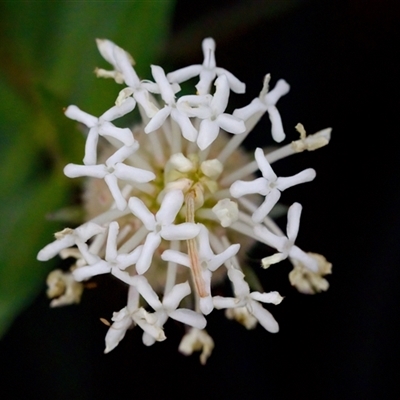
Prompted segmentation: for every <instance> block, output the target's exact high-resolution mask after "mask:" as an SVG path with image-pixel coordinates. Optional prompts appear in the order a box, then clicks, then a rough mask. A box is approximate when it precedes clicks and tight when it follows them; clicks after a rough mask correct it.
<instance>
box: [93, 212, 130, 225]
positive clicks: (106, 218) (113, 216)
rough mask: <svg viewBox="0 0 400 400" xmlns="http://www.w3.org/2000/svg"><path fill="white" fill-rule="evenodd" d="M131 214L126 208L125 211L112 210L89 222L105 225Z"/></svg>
mask: <svg viewBox="0 0 400 400" xmlns="http://www.w3.org/2000/svg"><path fill="white" fill-rule="evenodd" d="M130 213H131V210H130V209H129V208H126V209H125V210H122V211H121V210H117V209H110V210H108V211H106V212H104V213H103V214H100V215H98V216H97V217H95V218H93V219H91V220H90V221H88V222H93V223H95V224H97V225H103V224H106V223H107V224H108V223H110V222H112V221H115V220H117V219H118V218H121V217H124V216H125V215H128V214H130Z"/></svg>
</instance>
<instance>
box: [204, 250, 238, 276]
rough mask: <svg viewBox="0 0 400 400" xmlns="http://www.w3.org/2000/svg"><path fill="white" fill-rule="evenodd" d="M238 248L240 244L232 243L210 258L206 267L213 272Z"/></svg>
mask: <svg viewBox="0 0 400 400" xmlns="http://www.w3.org/2000/svg"><path fill="white" fill-rule="evenodd" d="M239 249H240V244H232V245H231V246H229V247H228V248H227V249H226V250H224V251H223V252H222V253H220V254H218V255H216V256H215V257H214V258H213V259H211V260H210V261H209V263H208V269H209V270H210V271H212V272H214V271H215V270H216V269H218V268H219V267H220V266H221V265H222V264H224V263H225V262H226V261H228V260H229V259H230V258H231V257H233V256H235V255H236V254H237V252H238V251H239Z"/></svg>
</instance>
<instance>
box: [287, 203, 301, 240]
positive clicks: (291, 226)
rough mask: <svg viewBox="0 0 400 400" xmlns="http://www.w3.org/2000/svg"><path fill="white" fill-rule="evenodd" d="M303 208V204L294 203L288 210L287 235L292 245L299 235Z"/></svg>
mask: <svg viewBox="0 0 400 400" xmlns="http://www.w3.org/2000/svg"><path fill="white" fill-rule="evenodd" d="M302 208H303V207H302V206H301V204H299V203H293V204H292V205H291V206H290V207H289V210H288V216H287V219H288V220H287V227H286V234H287V237H288V238H289V240H290V241H291V242H292V243H294V241H295V240H296V238H297V235H298V233H299V227H300V216H301V210H302Z"/></svg>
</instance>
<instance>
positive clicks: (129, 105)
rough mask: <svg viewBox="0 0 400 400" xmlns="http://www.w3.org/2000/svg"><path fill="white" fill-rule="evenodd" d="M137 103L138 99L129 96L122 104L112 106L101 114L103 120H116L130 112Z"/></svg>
mask: <svg viewBox="0 0 400 400" xmlns="http://www.w3.org/2000/svg"><path fill="white" fill-rule="evenodd" d="M135 105H136V101H135V100H134V99H133V98H132V97H127V98H126V99H125V100H124V101H123V102H122V103H121V104H120V105H117V106H114V107H111V108H110V109H109V110H107V111H106V112H105V113H104V114H103V115H101V116H100V120H102V121H114V119H117V118H121V117H123V116H124V115H126V114H129V113H130V112H131V111H132V110H133V109H134V108H135Z"/></svg>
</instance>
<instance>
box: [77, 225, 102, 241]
mask: <svg viewBox="0 0 400 400" xmlns="http://www.w3.org/2000/svg"><path fill="white" fill-rule="evenodd" d="M105 231H106V228H103V227H102V226H100V225H98V224H95V223H94V222H86V223H85V224H83V225H81V226H79V227H78V228H76V229H75V234H76V235H77V236H78V237H79V239H80V240H82V241H83V242H87V241H88V240H89V239H90V238H91V237H92V236H94V235H98V234H99V233H103V232H105Z"/></svg>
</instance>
